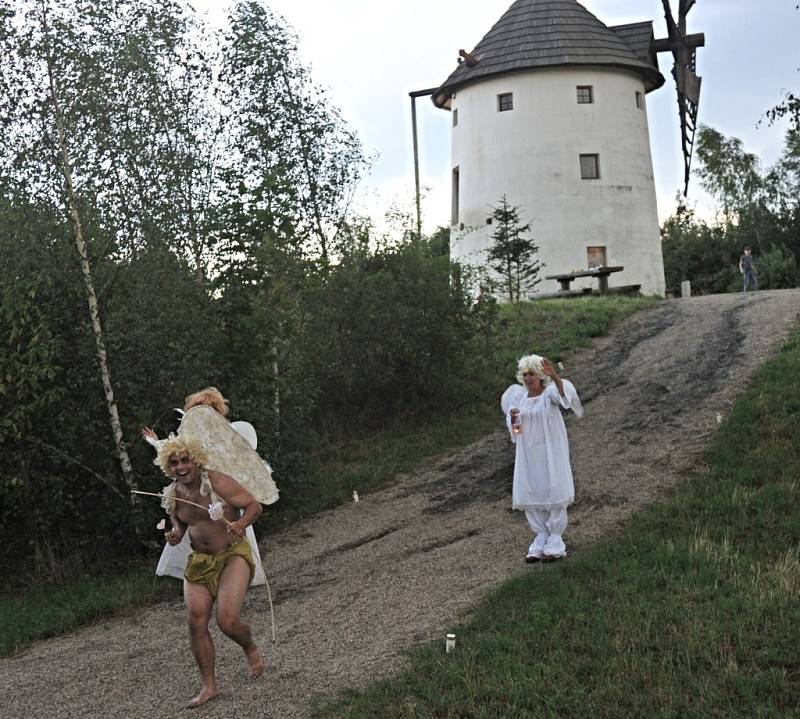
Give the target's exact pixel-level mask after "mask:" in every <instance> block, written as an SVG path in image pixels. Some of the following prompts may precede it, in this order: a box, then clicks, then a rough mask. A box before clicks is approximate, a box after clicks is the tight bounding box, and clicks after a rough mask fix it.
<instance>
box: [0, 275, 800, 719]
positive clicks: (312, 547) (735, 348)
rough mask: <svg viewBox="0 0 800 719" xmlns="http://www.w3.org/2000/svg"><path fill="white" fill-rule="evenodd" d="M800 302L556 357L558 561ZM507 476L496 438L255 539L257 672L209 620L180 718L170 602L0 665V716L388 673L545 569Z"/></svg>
mask: <svg viewBox="0 0 800 719" xmlns="http://www.w3.org/2000/svg"><path fill="white" fill-rule="evenodd" d="M798 308H800V290H784V291H769V292H759V293H755V294H750V295H747V296H743V295H717V296H710V297H698V298H692V299H687V300H670V301H666V302H663V303H661V304H659V305H658V306H657V307H655V308H653V309H651V310H648V311H646V312H643V313H640V314H637V315H636V316H634V317H632V318H630V319H629V320H628V321H626V322H625V323H624V324H622V325H621V326H620V327H619V328H618V329H617V330H616V331H615V332H614V333H613V335H612V336H611V337H609V338H604V339H602V340H600V341H598V342H596V343H595V344H594V346H593V347H592V348H591V349H589V350H586V351H583V352H581V353H580V354H579V355H578V356H576V357H574V358H573V359H572V360H571V361H570V362H569V363H568V366H567V371H566V373H565V374H566V375H567V376H568V377H569V378H570V379H572V380H573V381H574V383H575V385H576V386H577V387H578V390H579V392H580V393H581V396H582V399H583V402H584V406H585V408H586V416H585V417H584V419H583V420H581V421H576V420H575V419H574V418H571V419H570V420H569V421H568V425H569V433H570V437H571V447H572V454H573V466H574V474H575V478H576V497H577V501H576V504H575V505H574V506H573V508H572V510H571V511H570V527H569V528H568V530H567V534H566V540H567V545H568V551H570V552H579V551H581V550H582V549H583V548H585V547H587V546H588V545H589V544H590V543H591V542H592V541H593V540H595V539H596V538H597V537H599V536H601V535H604V534H607V533H608V532H609V531H611V530H613V528H614V527H615V526H616V525H617V524H618V522H619V521H620V520H621V519H623V518H624V517H626V516H627V515H628V514H630V513H631V512H632V511H634V510H635V509H637V508H639V507H642V506H644V505H646V504H648V503H649V502H652V501H653V500H654V499H655V498H657V497H658V496H659V494H660V493H662V492H663V490H664V489H665V488H666V487H669V486H670V485H672V484H673V483H674V482H675V481H676V480H678V479H679V478H680V477H681V476H683V475H684V473H685V472H686V470H687V469H688V468H690V467H691V466H692V465H693V464H694V463H695V462H696V461H697V457H698V453H699V452H700V450H701V449H702V448H703V446H704V445H705V443H706V441H707V439H708V437H709V436H710V435H711V434H712V433H713V432H714V430H715V428H716V426H717V418H716V415H717V413H720V414H721V415H723V416H724V415H725V414H726V413H727V411H728V410H729V408H730V406H731V403H732V401H733V399H734V397H735V396H736V394H737V393H738V392H739V390H740V389H742V388H743V387H744V386H745V385H746V384H747V381H748V378H749V376H750V375H751V373H752V371H753V370H754V369H755V368H756V367H757V366H758V365H759V364H761V363H762V362H763V361H764V359H766V358H767V357H768V356H770V355H771V354H773V353H774V352H775V351H776V350H777V349H778V348H779V347H780V345H781V344H782V342H783V341H784V340H785V339H786V338H787V337H788V334H789V332H790V331H791V329H792V328H793V327H794V326H795V324H796V322H797V319H798V317H797V313H798ZM519 349H520V352H522V351H526V352H527V351H532V350H533V351H535V349H536V348H533V347H521V348H519ZM509 375H511V368H509ZM500 424H501V418H500V415H499V409H498V425H500ZM512 469H513V453H512V450H511V445H510V442H509V441H508V438H507V436H506V434H505V431H497V432H495V433H493V434H491V435H489V436H487V437H485V438H484V439H482V440H480V441H478V442H476V443H474V444H472V445H470V446H468V447H466V448H465V449H463V450H462V451H460V452H458V453H457V454H455V455H453V456H450V457H448V458H447V459H445V460H442V461H440V462H438V463H437V464H434V465H430V466H428V467H425V468H423V469H421V470H420V471H419V472H417V473H414V474H410V475H403V476H400V477H398V478H397V481H396V482H395V483H394V484H393V485H392V486H391V487H389V488H387V489H385V490H383V491H380V492H377V493H374V494H370V495H367V496H364V497H362V501H361V502H359V503H357V504H350V505H348V506H344V507H341V508H339V509H336V510H332V511H330V512H326V513H324V514H321V515H319V516H317V517H315V518H314V519H311V520H309V521H306V522H303V523H301V524H298V525H296V526H294V527H292V528H290V529H288V530H286V531H284V532H282V533H280V534H279V535H277V536H275V537H272V538H270V541H269V544H268V546H265V547H264V549H263V556H264V564H265V567H266V569H267V573H268V575H269V576H270V578H271V582H272V590H273V595H274V599H275V613H276V620H277V628H278V642H277V644H276V645H274V646H273V645H272V644H271V643H270V642H269V640H268V637H269V634H270V624H269V611H268V607H267V600H266V592H265V590H264V588H259V589H256V590H253V591H251V592H250V593H249V595H248V599H247V601H246V606H245V616H246V617H247V619H248V620H249V621H250V622H251V623H252V625H253V628H254V630H255V633H256V636H257V637H261V638H262V639H261V644H262V648H263V649H264V650H265V652H266V655H267V661H268V670H267V672H266V674H265V676H264V677H262V678H261V679H259V680H255V681H254V680H250V679H248V678H246V676H245V662H244V658H243V655H242V654H241V652H240V650H239V649H238V648H237V647H236V646H235V645H234V644H233V643H232V642H231V641H229V640H227V639H225V638H224V637H222V635H221V634H220V633H219V632H218V630H217V629H216V626H215V625H214V627H213V631H214V637H215V642H216V644H217V672H218V676H219V679H220V685H221V690H222V693H221V695H220V697H218V698H217V699H216V700H214V701H212V702H210V703H209V704H207V705H206V706H204V707H202V708H200V709H198V710H194V711H192V710H184V709H182V705H183V703H184V702H185V701H186V700H188V699H189V698H190V697H192V696H194V693H195V691H196V690H197V687H198V682H197V672H196V668H195V665H194V662H193V660H192V657H191V655H190V653H189V641H188V636H187V632H186V628H185V619H184V614H183V607H182V605H181V604H180V603H179V602H175V603H172V604H162V605H159V606H157V607H154V608H152V609H147V610H142V611H137V612H135V613H133V614H131V615H130V616H128V617H124V618H119V619H113V620H107V621H101V622H98V623H97V624H94V625H92V626H90V627H87V628H85V629H82V630H80V631H78V632H76V633H74V634H71V635H68V636H64V637H59V638H56V639H52V640H48V641H43V642H40V643H38V644H36V645H35V646H33V647H31V648H30V649H27V650H25V651H23V652H21V653H19V654H17V655H16V656H13V657H7V658H3V659H1V660H0V716H2V717H9V718H14V719H16V718H18V717H19V718H22V717H25V718H26V719H39V718H42V719H44V718H45V717H47V718H48V719H50V718H52V717H56V718H58V719H61V718H66V717H92V718H93V717H97V718H98V719H99V718H100V717H103V718H110V717H126V718H128V719H138V718H139V717H147V718H148V719H152V718H159V719H160V718H163V717H178V716H180V717H188V716H195V717H204V716H220V715H224V716H235V717H237V719H248V718H250V717H252V718H256V717H257V718H258V719H263V718H264V717H280V718H281V719H292V718H295V717H307V716H310V710H309V699H310V698H311V697H312V696H313V695H314V694H316V693H320V692H322V693H325V692H330V691H334V690H336V689H338V688H343V687H348V686H359V685H363V684H365V683H368V682H369V681H370V680H372V679H374V678H376V677H380V676H385V675H387V674H389V673H391V672H392V671H394V670H396V669H397V668H398V667H400V666H401V665H402V661H403V660H402V657H400V656H399V655H398V653H399V652H400V650H402V649H403V648H405V647H408V646H410V645H413V644H415V643H418V642H425V641H428V640H430V639H432V638H437V639H441V638H443V636H444V634H445V632H446V631H448V630H449V629H450V628H451V627H453V626H454V625H456V624H457V623H459V622H461V621H462V620H463V619H465V618H466V616H467V614H468V612H469V610H470V608H471V607H472V606H474V604H475V602H477V601H478V600H479V599H480V598H481V596H483V595H484V593H485V592H486V590H488V589H490V588H492V587H494V586H496V585H497V584H498V583H500V582H501V581H503V580H504V579H506V578H508V577H509V576H511V575H512V574H514V573H517V572H523V571H548V567H547V566H542V565H525V564H524V563H523V557H524V554H525V550H526V548H527V545H528V543H529V541H530V536H529V534H530V533H529V530H528V529H527V525H526V522H525V519H524V516H523V515H522V514H521V513H512V512H511V511H510V509H509V507H510V484H511V475H512ZM567 561H568V560H567ZM154 563H155V558H154ZM212 624H213V623H212ZM468 640H469V638H468V637H460V641H468Z"/></svg>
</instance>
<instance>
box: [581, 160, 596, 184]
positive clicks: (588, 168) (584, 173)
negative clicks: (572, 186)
mask: <svg viewBox="0 0 800 719" xmlns="http://www.w3.org/2000/svg"><path fill="white" fill-rule="evenodd" d="M598 158H599V156H598V155H581V156H580V160H581V179H582V180H599V179H600V163H599V161H598Z"/></svg>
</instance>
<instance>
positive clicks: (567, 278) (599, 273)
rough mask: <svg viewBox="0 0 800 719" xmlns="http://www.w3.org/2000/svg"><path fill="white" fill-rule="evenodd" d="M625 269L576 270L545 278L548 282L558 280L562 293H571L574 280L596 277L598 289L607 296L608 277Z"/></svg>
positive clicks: (596, 268)
mask: <svg viewBox="0 0 800 719" xmlns="http://www.w3.org/2000/svg"><path fill="white" fill-rule="evenodd" d="M624 269H625V268H624V267H619V266H617V267H592V268H591V269H588V270H576V271H575V272H565V273H564V274H561V275H547V276H546V277H545V279H546V280H557V281H558V283H559V284H560V285H561V292H569V291H570V287H569V286H570V284H572V282H573V280H576V279H578V277H596V278H597V289H598V290H599V292H600V294H601V295H604V294H606V292H608V276H609V275H610V274H611V273H612V272H622V270H624Z"/></svg>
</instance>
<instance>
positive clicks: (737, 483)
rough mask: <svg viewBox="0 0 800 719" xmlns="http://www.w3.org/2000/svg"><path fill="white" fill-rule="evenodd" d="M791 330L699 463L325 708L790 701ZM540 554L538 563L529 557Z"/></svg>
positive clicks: (664, 712) (798, 535)
mask: <svg viewBox="0 0 800 719" xmlns="http://www.w3.org/2000/svg"><path fill="white" fill-rule="evenodd" d="M797 377H800V332H797V333H795V334H794V336H793V337H792V338H791V340H790V341H789V342H788V343H787V345H786V346H785V347H784V348H783V351H782V352H781V353H780V354H779V355H778V356H777V357H776V358H774V359H773V360H771V361H770V362H768V363H767V364H766V365H765V366H764V367H763V368H762V369H761V370H760V371H759V372H758V374H757V376H756V378H755V381H754V382H753V384H752V386H751V387H750V388H749V390H748V391H747V392H746V393H745V395H744V396H742V397H741V398H740V399H739V401H738V402H737V403H736V405H735V407H734V408H733V411H732V413H731V414H730V416H729V417H728V418H727V419H726V421H725V423H724V424H723V425H722V427H721V428H720V431H719V432H718V433H717V434H716V435H715V439H714V441H713V444H712V445H711V446H710V447H709V449H708V450H707V452H706V455H705V463H704V464H703V465H702V466H700V467H698V469H697V471H696V472H695V474H694V476H692V477H689V478H687V479H686V481H685V482H684V483H683V484H682V485H680V486H679V487H678V488H677V489H676V490H675V491H674V492H673V493H672V494H671V496H670V497H669V498H668V499H666V500H665V501H663V502H662V503H660V504H658V505H657V506H653V507H651V508H649V509H648V510H646V511H643V512H641V513H639V514H638V515H636V516H635V517H633V518H632V519H631V520H630V521H629V522H627V523H626V525H625V528H624V529H623V530H621V531H620V533H619V534H618V535H617V536H615V537H611V538H609V539H608V540H607V541H606V542H604V543H602V544H599V545H596V546H595V547H594V548H592V549H589V550H587V551H584V552H581V553H580V554H579V555H575V556H574V557H573V558H571V559H570V560H569V561H567V562H563V563H559V564H556V565H551V566H547V567H539V566H537V569H538V570H539V571H531V572H527V573H525V574H523V575H521V576H519V577H518V578H516V579H514V580H512V581H510V582H508V583H507V584H505V585H504V586H503V587H502V588H500V589H499V590H498V591H497V592H495V593H493V594H492V595H491V596H490V597H488V598H487V600H486V601H485V602H484V603H483V605H482V606H481V607H480V608H479V610H478V611H477V612H476V614H475V618H474V620H473V621H471V622H470V623H469V624H468V625H466V626H463V627H460V628H459V629H458V630H457V631H458V636H459V640H458V641H459V644H458V651H457V652H456V653H454V654H450V655H446V654H444V652H443V648H442V646H441V644H436V645H432V646H429V647H427V648H424V649H421V650H419V651H415V652H413V653H412V654H411V656H410V667H411V669H409V671H407V672H406V673H404V674H402V675H400V676H397V677H395V678H393V679H391V680H388V681H384V682H381V683H379V684H376V685H375V686H373V687H371V688H370V689H368V690H367V691H364V692H350V693H347V694H345V695H343V697H341V699H340V700H338V701H336V702H333V703H330V704H328V705H326V706H325V707H324V708H322V709H321V710H320V715H321V716H324V717H353V718H355V717H365V718H366V717H382V718H384V717H414V718H415V719H423V718H425V717H442V718H444V717H452V718H454V719H455V718H456V717H459V718H460V719H464V718H467V717H475V718H477V717H485V718H486V719H490V718H491V719H495V718H497V717H503V719H511V718H513V717H520V718H522V717H526V718H528V717H553V718H555V717H645V716H646V717H650V718H653V719H655V718H656V717H698V718H699V717H726V718H727V717H741V718H742V719H745V718H747V719H749V718H750V717H789V716H798V707H799V706H800V650H799V649H798V643H797V628H798V627H799V626H800V600H799V599H798V596H800V509H798V507H800V486H798V480H797V478H798V477H799V476H800V383H798V382H797V381H796V378H797ZM541 570H544V571H541Z"/></svg>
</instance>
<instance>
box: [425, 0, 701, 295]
mask: <svg viewBox="0 0 800 719" xmlns="http://www.w3.org/2000/svg"><path fill="white" fill-rule="evenodd" d="M662 1H663V3H664V8H665V14H666V18H667V29H668V35H669V37H668V38H666V39H664V40H656V39H654V36H653V28H652V21H645V22H639V23H632V24H628V25H619V26H613V27H607V26H606V25H604V24H603V23H602V22H601V21H600V20H598V19H597V18H596V17H595V16H594V15H592V14H591V13H590V12H589V11H588V10H587V9H586V8H585V7H583V6H582V5H581V4H579V3H578V2H577V1H576V0H516V2H514V3H513V4H512V5H511V6H510V7H509V9H508V10H507V11H506V12H505V14H504V15H503V16H502V17H501V18H500V19H499V20H498V21H497V23H496V24H495V25H494V27H492V29H491V30H490V31H489V32H488V33H487V34H486V36H485V37H484V38H483V39H482V40H481V41H480V42H479V43H478V44H477V45H476V46H475V48H474V49H473V50H472V52H469V53H468V52H465V51H463V50H461V51H460V55H461V58H460V59H459V66H458V67H457V68H456V70H455V71H454V72H453V73H452V74H451V75H450V76H449V77H448V78H447V80H445V82H444V83H443V84H442V85H441V86H439V87H438V88H436V89H433V90H426V91H421V92H418V93H411V95H412V107H413V99H414V98H415V97H416V96H419V95H422V94H430V95H432V99H433V102H434V104H435V105H436V106H437V107H439V108H442V109H447V110H449V111H450V112H451V114H452V183H453V184H452V187H453V195H452V197H453V200H452V217H451V255H452V256H453V257H454V259H460V260H461V261H464V262H468V263H471V264H481V263H483V262H484V260H485V252H486V250H487V249H488V247H489V245H490V243H491V234H492V229H493V228H492V227H491V226H490V225H488V224H487V223H488V222H489V218H490V216H491V207H492V206H495V205H496V204H497V202H498V200H499V198H500V197H501V196H502V195H506V196H507V198H508V201H509V203H510V204H512V205H516V206H519V207H520V208H522V210H523V211H524V215H525V219H526V220H532V222H533V225H532V231H531V234H532V236H533V237H534V239H535V241H536V243H537V245H538V246H539V259H541V260H542V261H543V262H545V263H546V265H547V273H548V274H559V273H568V272H572V271H575V270H579V269H582V268H583V269H585V268H588V267H596V266H598V265H601V266H608V265H610V264H611V263H612V262H613V264H615V265H620V266H623V267H624V271H621V272H619V273H617V274H615V275H612V280H613V281H612V282H611V284H612V286H613V285H615V284H616V285H630V284H638V285H641V290H642V292H645V293H648V294H657V295H663V294H664V269H663V262H662V256H661V241H660V233H659V223H658V214H657V208H656V193H655V182H654V179H653V166H652V160H651V155H650V138H649V132H648V122H647V107H646V103H645V96H646V94H647V93H648V92H650V91H652V90H655V89H657V88H659V87H661V85H663V84H664V77H663V76H662V75H661V73H660V72H659V70H658V63H657V60H656V54H657V53H658V52H663V51H670V52H672V53H673V54H674V56H675V70H673V75H674V76H675V80H676V84H677V87H678V103H679V108H680V117H681V127H682V132H683V151H684V158H685V169H686V178H685V180H686V185H687V187H688V178H689V162H690V160H691V151H692V144H693V142H694V127H695V121H696V117H697V102H698V95H699V89H700V79H699V78H698V77H697V76H696V75H695V72H694V71H695V51H696V48H697V47H699V46H701V45H703V44H704V38H703V36H702V35H701V34H698V35H688V36H687V34H686V14H687V13H688V11H689V10H690V9H691V7H692V5H694V0H680V8H679V19H678V22H677V23H676V22H675V21H674V19H673V16H672V11H671V10H670V7H669V1H668V0H662ZM415 139H416V138H415ZM576 283H577V285H578V286H581V283H582V285H583V286H584V287H586V286H591V285H592V284H593V279H592V278H584V279H578V280H576ZM548 284H549V285H550V286H549V287H547V285H548ZM557 288H558V286H557V285H556V284H555V283H554V282H552V281H551V282H549V283H542V284H541V285H539V289H543V290H545V291H546V290H547V289H549V290H555V289H557Z"/></svg>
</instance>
